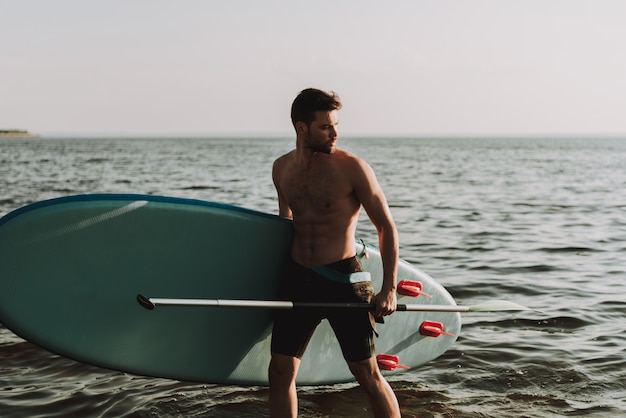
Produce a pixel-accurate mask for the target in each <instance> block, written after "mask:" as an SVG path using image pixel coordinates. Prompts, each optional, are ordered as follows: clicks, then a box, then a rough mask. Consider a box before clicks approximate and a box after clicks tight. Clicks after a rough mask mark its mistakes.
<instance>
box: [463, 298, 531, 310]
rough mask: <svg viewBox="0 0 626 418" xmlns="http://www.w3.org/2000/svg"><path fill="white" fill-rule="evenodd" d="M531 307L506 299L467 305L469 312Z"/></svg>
mask: <svg viewBox="0 0 626 418" xmlns="http://www.w3.org/2000/svg"><path fill="white" fill-rule="evenodd" d="M530 310H532V309H530V308H527V307H526V306H522V305H520V304H517V303H515V302H510V301H508V300H491V301H488V302H483V303H481V304H479V305H473V306H470V307H469V311H470V312H494V311H530Z"/></svg>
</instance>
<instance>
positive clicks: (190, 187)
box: [180, 185, 221, 190]
mask: <svg viewBox="0 0 626 418" xmlns="http://www.w3.org/2000/svg"><path fill="white" fill-rule="evenodd" d="M220 188H221V187H219V186H206V185H197V186H187V187H181V188H180V190H219V189H220Z"/></svg>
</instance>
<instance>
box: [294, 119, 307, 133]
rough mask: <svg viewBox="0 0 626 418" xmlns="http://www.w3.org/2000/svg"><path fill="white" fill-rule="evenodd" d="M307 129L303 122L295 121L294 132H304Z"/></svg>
mask: <svg viewBox="0 0 626 418" xmlns="http://www.w3.org/2000/svg"><path fill="white" fill-rule="evenodd" d="M308 130H309V127H308V126H307V125H306V123H304V122H296V133H298V134H302V135H304V134H306V133H307V131H308Z"/></svg>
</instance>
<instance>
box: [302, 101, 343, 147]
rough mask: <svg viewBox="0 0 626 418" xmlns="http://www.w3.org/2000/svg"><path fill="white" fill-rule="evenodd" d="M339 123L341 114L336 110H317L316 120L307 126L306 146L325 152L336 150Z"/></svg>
mask: <svg viewBox="0 0 626 418" xmlns="http://www.w3.org/2000/svg"><path fill="white" fill-rule="evenodd" d="M337 124H339V115H338V113H337V111H336V110H331V111H329V112H315V120H314V121H313V122H311V124H310V125H309V126H308V128H307V133H306V136H305V142H304V145H305V147H307V148H309V149H310V150H312V151H314V152H323V153H324V154H332V153H333V152H335V144H336V142H337Z"/></svg>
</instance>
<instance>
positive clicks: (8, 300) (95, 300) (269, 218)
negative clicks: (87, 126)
mask: <svg viewBox="0 0 626 418" xmlns="http://www.w3.org/2000/svg"><path fill="white" fill-rule="evenodd" d="M291 237H292V224H291V221H288V220H285V219H282V218H279V217H278V216H275V215H270V214H266V213H261V212H256V211H252V210H248V209H243V208H238V207H234V206H230V205H224V204H218V203H211V202H205V201H200V200H190V199H179V198H170V197H157V196H146V195H80V196H69V197H62V198H58V199H52V200H47V201H42V202H37V203H34V204H31V205H28V206H25V207H22V208H20V209H17V210H15V211H13V212H11V213H9V214H7V215H6V216H4V217H3V218H1V219H0V322H2V323H3V324H4V325H5V326H6V327H8V328H9V329H10V330H12V331H13V332H14V333H15V334H17V335H19V336H20V337H22V338H24V339H26V340H29V341H31V342H33V343H35V344H37V345H40V346H41V347H44V348H46V349H48V350H50V351H52V352H55V353H57V354H60V355H63V356H65V357H69V358H71V359H75V360H78V361H81V362H85V363H90V364H94V365H97V366H101V367H105V368H109V369H114V370H120V371H123V372H128V373H133V374H139V375H145V376H154V377H165V378H172V379H178V380H186V381H197V382H207V383H232V384H266V383H267V367H268V364H269V359H270V347H269V344H270V337H271V335H270V334H271V329H272V328H271V326H272V315H273V310H272V309H271V308H263V307H257V308H249V307H228V308H223V307H220V308H212V307H208V308H199V307H194V306H164V307H159V308H158V309H154V310H147V309H145V308H144V307H142V306H141V305H140V304H139V303H137V300H136V298H137V295H138V294H142V295H148V296H150V297H166V298H208V299H235V300H247V299H251V300H271V301H272V300H277V299H278V298H277V286H278V281H279V278H280V276H281V273H282V266H283V265H284V263H285V260H286V259H287V257H288V254H289V246H290V242H291ZM357 251H358V254H359V256H360V257H362V260H361V261H362V263H363V266H364V269H365V270H366V271H369V272H370V273H371V276H372V281H373V284H374V288H375V289H380V286H381V281H382V263H381V259H380V253H379V252H378V251H377V250H376V249H375V248H373V247H372V248H370V247H366V246H365V245H364V244H362V243H357ZM398 278H399V280H408V281H409V282H408V283H409V285H408V287H407V288H406V289H405V291H407V292H408V293H409V294H410V293H412V291H414V292H413V294H414V295H417V296H415V297H409V296H400V297H399V299H398V300H399V303H412V304H415V303H420V304H424V305H426V306H427V305H428V304H432V305H451V306H454V305H455V303H454V300H453V299H452V297H451V296H450V295H449V294H448V292H447V291H446V290H445V289H444V288H443V287H442V286H441V285H439V284H438V283H436V282H435V281H434V280H433V279H432V278H430V277H429V276H428V275H427V274H426V273H424V272H423V271H421V270H419V269H417V268H416V267H413V266H411V265H410V264H408V263H406V262H401V263H400V266H399V270H398ZM418 282H419V283H418ZM420 290H421V291H423V292H425V293H427V294H428V295H430V296H432V298H428V297H426V296H425V295H423V294H421V293H420ZM407 292H405V293H407ZM460 328H461V320H460V315H459V314H458V313H456V312H397V313H395V314H393V315H391V316H388V317H386V318H385V324H379V325H378V332H379V334H380V337H379V338H377V340H376V348H377V352H378V353H384V354H388V355H389V356H390V357H384V358H383V359H382V360H383V362H382V363H381V364H382V365H383V367H384V366H385V364H387V363H385V361H387V362H391V363H392V364H391V367H389V369H394V368H395V367H394V365H395V364H396V362H397V364H401V365H403V366H407V367H409V368H412V367H417V366H419V365H421V364H424V363H426V362H428V361H431V360H433V359H435V358H436V357H438V356H439V355H441V354H442V353H443V352H445V351H446V350H447V349H448V348H449V347H450V346H451V345H452V344H453V343H454V341H455V339H456V335H458V333H459V332H460ZM450 334H451V335H450ZM393 356H397V358H395V357H393ZM399 370H400V369H396V372H397V371H399ZM390 373H395V372H390ZM352 380H353V377H352V375H351V374H350V372H349V370H348V368H347V366H346V365H345V362H344V360H343V357H342V355H341V351H340V349H339V346H338V343H337V341H336V339H335V337H334V334H333V332H332V329H331V328H330V326H329V325H328V324H327V323H326V321H324V322H323V323H322V324H321V325H320V327H319V328H318V329H317V330H316V332H315V335H314V336H313V339H312V340H311V343H310V345H309V348H308V350H307V352H306V354H305V356H304V358H303V362H302V365H301V368H300V372H299V375H298V382H299V384H331V383H338V382H347V381H352Z"/></svg>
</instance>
